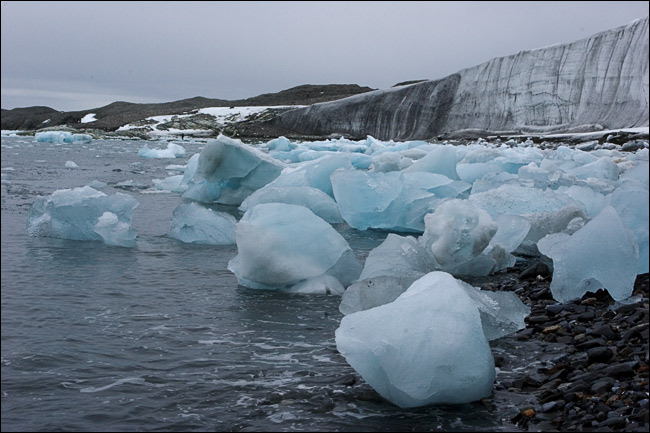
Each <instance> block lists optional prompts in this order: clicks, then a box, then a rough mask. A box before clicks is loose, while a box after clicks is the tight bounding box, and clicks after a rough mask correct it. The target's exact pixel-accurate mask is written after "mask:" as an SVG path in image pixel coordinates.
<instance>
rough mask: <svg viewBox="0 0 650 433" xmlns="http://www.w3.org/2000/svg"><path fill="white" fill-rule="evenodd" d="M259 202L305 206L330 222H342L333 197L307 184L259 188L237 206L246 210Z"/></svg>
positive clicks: (243, 210)
mask: <svg viewBox="0 0 650 433" xmlns="http://www.w3.org/2000/svg"><path fill="white" fill-rule="evenodd" d="M260 203H287V204H295V205H299V206H305V207H306V208H308V209H309V210H311V211H312V212H313V213H315V214H316V215H317V216H319V217H321V218H322V219H324V220H325V221H327V222H328V223H330V224H338V223H342V222H343V219H342V218H341V214H340V212H339V208H338V206H337V205H336V202H335V201H334V199H332V197H330V196H329V195H327V194H325V193H324V192H323V191H321V190H319V189H316V188H312V187H309V186H288V187H283V188H276V187H264V188H260V189H258V190H257V191H255V192H254V193H253V194H251V195H250V196H248V197H247V198H246V200H244V202H243V203H242V204H241V206H239V210H241V211H242V212H246V211H247V210H248V209H249V208H251V207H253V206H255V205H258V204H260Z"/></svg>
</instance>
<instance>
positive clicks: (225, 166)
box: [183, 135, 284, 205]
mask: <svg viewBox="0 0 650 433" xmlns="http://www.w3.org/2000/svg"><path fill="white" fill-rule="evenodd" d="M283 168H284V164H282V163H281V162H279V161H277V160H275V159H273V158H272V157H270V156H268V155H267V154H265V153H263V152H261V151H259V150H257V149H255V148H254V147H252V146H249V145H247V144H244V143H242V142H241V141H239V140H233V139H231V138H228V137H226V136H224V135H219V137H218V138H217V139H216V140H210V141H208V143H207V144H206V146H205V147H204V148H203V151H201V154H200V156H199V159H198V168H197V169H196V172H195V173H194V176H193V178H192V180H191V181H190V182H189V184H188V189H187V191H185V193H184V194H183V197H184V198H188V199H190V200H194V201H199V202H202V203H214V202H217V203H221V204H229V205H240V204H241V203H242V201H244V199H245V198H246V197H248V196H249V195H250V194H251V193H252V192H253V191H255V190H257V189H259V188H261V187H263V186H264V185H266V184H268V183H269V182H271V181H272V180H273V179H275V178H276V177H278V175H279V174H280V172H281V171H282V169H283ZM188 169H190V164H188ZM191 170H193V167H192V169H191Z"/></svg>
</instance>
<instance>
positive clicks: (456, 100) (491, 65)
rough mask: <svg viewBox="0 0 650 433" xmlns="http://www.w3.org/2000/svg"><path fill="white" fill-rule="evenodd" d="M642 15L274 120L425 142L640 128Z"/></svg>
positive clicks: (644, 60) (643, 105) (644, 104)
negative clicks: (463, 135) (478, 134)
mask: <svg viewBox="0 0 650 433" xmlns="http://www.w3.org/2000/svg"><path fill="white" fill-rule="evenodd" d="M648 45H649V44H648V17H647V16H646V17H645V18H642V19H638V20H635V21H634V22H632V23H630V24H629V25H627V26H623V27H619V28H616V29H613V30H608V31H605V32H601V33H598V34H596V35H593V36H591V37H589V38H586V39H582V40H579V41H575V42H572V43H567V44H559V45H554V46H550V47H546V48H541V49H537V50H531V51H522V52H520V53H518V54H515V55H512V56H507V57H499V58H495V59H492V60H490V61H488V62H486V63H482V64H480V65H478V66H475V67H472V68H468V69H464V70H462V71H459V72H458V73H456V74H453V75H450V76H448V77H445V78H443V79H440V80H435V81H424V82H421V83H417V84H412V85H409V86H402V87H397V88H392V89H388V90H377V91H374V92H369V93H364V94H360V95H355V96H352V97H349V98H345V99H342V100H338V101H333V102H326V103H322V104H315V105H312V106H309V107H306V108H299V109H295V110H291V111H288V112H286V113H283V114H282V115H280V116H279V117H277V118H276V119H274V120H273V123H274V124H275V125H277V126H280V127H282V128H285V129H288V130H292V131H295V132H296V133H298V134H306V135H329V134H337V133H341V134H348V135H352V136H356V137H364V136H365V135H372V136H374V137H377V138H380V139H384V140H387V139H398V140H413V139H427V138H431V137H433V136H436V135H438V134H441V133H447V132H454V131H458V130H463V129H482V130H488V131H508V130H510V131H512V130H531V131H536V130H538V131H544V130H551V129H563V130H568V129H571V128H575V127H579V126H583V125H594V124H600V125H602V126H603V127H605V128H628V127H638V126H648V73H649V71H648V50H649V46H648Z"/></svg>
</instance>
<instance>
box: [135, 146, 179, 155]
mask: <svg viewBox="0 0 650 433" xmlns="http://www.w3.org/2000/svg"><path fill="white" fill-rule="evenodd" d="M138 156H140V157H142V158H182V157H183V156H185V148H184V147H183V146H181V145H180V144H176V143H168V144H167V148H166V149H150V148H149V146H148V145H146V144H145V145H144V146H142V147H141V148H140V150H139V151H138Z"/></svg>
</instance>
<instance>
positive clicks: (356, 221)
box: [331, 170, 438, 232]
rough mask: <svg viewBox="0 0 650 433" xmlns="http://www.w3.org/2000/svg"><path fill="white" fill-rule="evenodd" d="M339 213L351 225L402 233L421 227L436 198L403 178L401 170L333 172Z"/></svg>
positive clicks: (333, 183) (332, 177)
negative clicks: (386, 171) (385, 171)
mask: <svg viewBox="0 0 650 433" xmlns="http://www.w3.org/2000/svg"><path fill="white" fill-rule="evenodd" d="M331 179H332V189H333V190H334V198H335V199H336V202H337V203H338V205H339V209H340V211H341V216H342V217H343V219H344V220H345V222H347V223H348V224H349V225H350V226H351V227H354V228H355V229H358V230H366V229H368V228H376V229H387V230H395V231H403V232H421V231H423V230H424V220H423V218H424V215H425V214H426V213H427V212H429V211H430V210H431V209H432V208H433V207H434V206H435V204H436V203H437V202H438V199H436V198H435V196H434V195H433V194H431V193H429V192H428V191H426V190H424V189H421V188H418V187H415V186H412V185H411V184H409V183H407V182H405V181H404V176H403V174H402V173H400V172H388V173H377V172H363V171H360V170H346V171H343V170H341V171H336V172H334V173H333V174H332V176H331Z"/></svg>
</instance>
